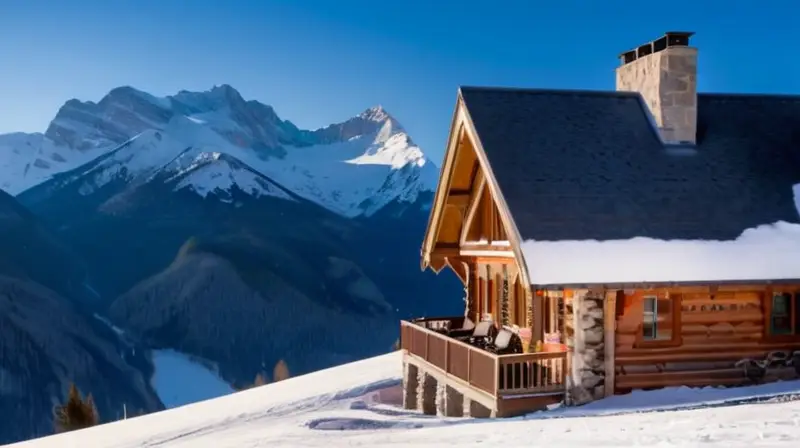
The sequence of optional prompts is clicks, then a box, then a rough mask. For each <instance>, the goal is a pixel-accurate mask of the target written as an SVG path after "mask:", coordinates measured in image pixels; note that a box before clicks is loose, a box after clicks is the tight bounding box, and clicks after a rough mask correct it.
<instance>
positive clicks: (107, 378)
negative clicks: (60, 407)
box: [0, 191, 163, 444]
mask: <svg viewBox="0 0 800 448" xmlns="http://www.w3.org/2000/svg"><path fill="white" fill-rule="evenodd" d="M84 267H85V265H84V263H82V261H81V260H80V258H79V257H77V256H76V255H74V254H73V253H72V251H70V250H69V249H67V248H66V246H64V245H63V244H62V243H61V242H60V241H59V239H58V238H57V237H56V236H55V235H53V234H52V233H51V232H49V231H48V230H47V228H46V227H45V226H43V225H41V223H39V222H38V220H37V219H36V218H35V217H34V216H33V215H32V214H31V213H30V212H28V211H27V210H26V209H25V208H24V207H22V206H21V205H20V204H19V203H17V201H16V200H15V199H14V198H12V197H11V196H9V195H7V194H6V193H3V192H1V191H0V415H3V416H4V418H2V419H0V444H3V443H9V442H13V441H18V440H22V439H26V438H30V437H34V436H41V435H46V434H51V433H52V432H53V418H52V408H53V405H54V404H55V403H58V402H61V401H62V400H63V399H64V396H65V394H66V391H67V388H68V386H69V384H70V382H75V383H76V384H77V385H78V386H79V387H80V388H81V389H82V390H84V391H87V392H90V393H92V394H93V395H94V397H95V399H96V403H97V405H98V410H99V413H100V415H101V418H103V420H104V421H109V420H114V419H116V418H117V416H118V414H119V413H120V411H121V407H122V406H123V404H125V405H127V406H128V407H130V408H131V409H141V410H144V411H153V410H158V409H163V405H162V404H161V402H160V401H159V399H158V397H157V396H156V395H155V392H154V391H153V390H152V388H151V387H150V385H149V383H148V381H147V379H146V377H145V375H143V374H142V373H141V371H140V370H139V369H142V370H146V369H147V361H146V360H145V359H144V358H141V356H140V355H137V354H136V350H135V346H128V345H126V344H125V343H123V342H122V341H120V340H119V339H118V338H117V335H116V334H115V333H114V332H113V331H111V329H109V328H108V327H107V326H106V325H105V324H103V323H102V322H101V321H99V320H98V319H95V318H94V317H93V316H92V315H91V314H90V313H89V312H86V310H84V309H82V307H81V306H79V305H78V304H77V303H78V302H79V301H80V300H83V299H84V298H85V297H87V296H89V297H90V296H92V295H93V294H94V292H93V291H92V288H91V286H90V285H89V284H88V283H87V276H86V272H85V269H84Z"/></svg>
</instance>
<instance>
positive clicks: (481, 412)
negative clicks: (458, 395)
mask: <svg viewBox="0 0 800 448" xmlns="http://www.w3.org/2000/svg"><path fill="white" fill-rule="evenodd" d="M466 401H467V403H465V404H466V407H467V409H469V416H470V417H471V418H492V410H491V409H489V408H487V407H486V406H484V405H482V404H480V403H479V402H477V401H475V400H469V399H467V400H466Z"/></svg>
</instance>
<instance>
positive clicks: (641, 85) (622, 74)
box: [616, 31, 697, 144]
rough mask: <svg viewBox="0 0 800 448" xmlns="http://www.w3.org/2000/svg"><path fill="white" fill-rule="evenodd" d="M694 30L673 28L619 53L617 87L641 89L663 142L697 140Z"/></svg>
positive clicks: (684, 142)
mask: <svg viewBox="0 0 800 448" xmlns="http://www.w3.org/2000/svg"><path fill="white" fill-rule="evenodd" d="M693 34H694V33H692V32H683V31H680V32H679V31H670V32H667V33H665V34H664V36H663V37H661V38H659V39H656V40H654V41H652V42H648V43H646V44H644V45H642V46H640V47H638V48H636V49H633V50H630V51H626V52H625V53H622V54H621V55H620V60H621V62H622V65H620V66H619V67H617V70H616V71H617V90H627V91H633V92H639V93H640V94H641V95H642V98H644V102H645V104H647V106H648V107H649V108H650V112H651V113H652V115H653V118H654V119H655V124H656V126H657V127H658V131H659V133H660V134H661V140H662V141H664V143H671V144H681V143H682V144H695V143H696V139H697V48H693V47H690V46H689V37H691V36H692V35H693Z"/></svg>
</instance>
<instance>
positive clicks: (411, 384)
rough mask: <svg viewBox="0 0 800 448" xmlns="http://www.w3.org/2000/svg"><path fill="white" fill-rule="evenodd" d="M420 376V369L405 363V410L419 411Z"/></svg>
mask: <svg viewBox="0 0 800 448" xmlns="http://www.w3.org/2000/svg"><path fill="white" fill-rule="evenodd" d="M418 376H419V369H418V368H417V366H416V365H414V364H411V363H408V362H404V363H403V409H409V410H413V409H417V389H418V388H419V378H418Z"/></svg>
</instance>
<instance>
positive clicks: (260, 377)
mask: <svg viewBox="0 0 800 448" xmlns="http://www.w3.org/2000/svg"><path fill="white" fill-rule="evenodd" d="M267 383H269V380H268V379H267V375H265V374H263V373H260V372H259V373H258V374H257V375H256V379H255V381H253V387H258V386H263V385H265V384H267Z"/></svg>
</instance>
